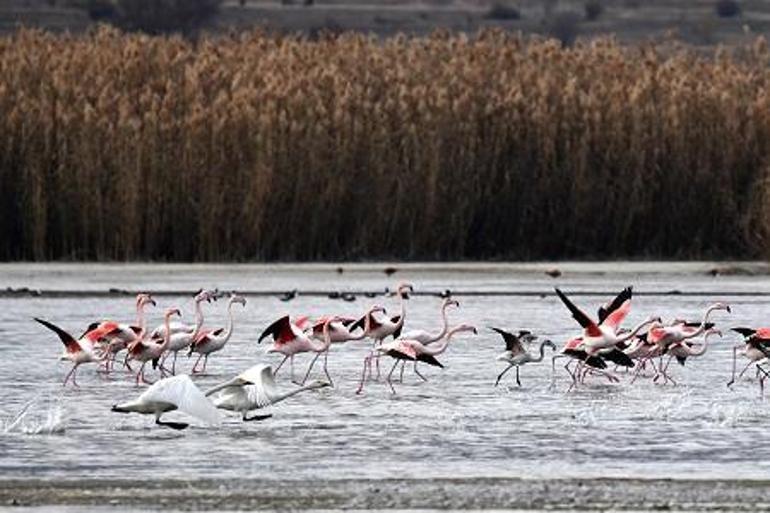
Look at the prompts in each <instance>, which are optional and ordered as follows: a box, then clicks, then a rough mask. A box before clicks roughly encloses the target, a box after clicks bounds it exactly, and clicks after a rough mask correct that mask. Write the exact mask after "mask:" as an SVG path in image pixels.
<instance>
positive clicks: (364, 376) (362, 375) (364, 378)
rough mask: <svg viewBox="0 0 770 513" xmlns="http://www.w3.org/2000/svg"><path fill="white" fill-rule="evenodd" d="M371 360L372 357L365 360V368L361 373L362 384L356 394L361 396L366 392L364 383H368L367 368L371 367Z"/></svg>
mask: <svg viewBox="0 0 770 513" xmlns="http://www.w3.org/2000/svg"><path fill="white" fill-rule="evenodd" d="M370 358H371V355H369V356H367V357H365V358H364V368H363V370H362V371H361V382H360V383H359V384H358V390H356V394H360V393H361V392H363V390H364V381H366V368H367V367H368V366H369V359H370Z"/></svg>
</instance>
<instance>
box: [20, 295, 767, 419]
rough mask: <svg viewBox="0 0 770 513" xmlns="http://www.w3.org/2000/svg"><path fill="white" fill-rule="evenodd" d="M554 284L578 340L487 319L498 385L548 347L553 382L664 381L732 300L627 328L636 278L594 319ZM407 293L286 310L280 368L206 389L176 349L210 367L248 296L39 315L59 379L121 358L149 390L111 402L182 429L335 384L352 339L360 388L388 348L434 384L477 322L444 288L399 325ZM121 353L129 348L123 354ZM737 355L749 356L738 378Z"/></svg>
mask: <svg viewBox="0 0 770 513" xmlns="http://www.w3.org/2000/svg"><path fill="white" fill-rule="evenodd" d="M555 290H556V294H557V296H558V297H559V299H561V301H562V303H564V305H565V306H566V307H567V309H568V310H569V312H570V313H571V314H572V317H573V318H574V319H575V320H576V321H577V322H578V324H580V326H581V328H582V332H580V333H576V335H575V337H574V338H572V339H571V340H569V341H568V342H567V343H566V344H564V346H563V347H562V349H561V351H558V352H557V347H556V345H555V344H554V343H553V342H551V341H550V340H540V341H539V337H538V336H537V335H535V334H533V333H532V332H530V331H526V330H519V331H517V332H516V333H511V332H508V331H506V330H503V329H500V328H490V329H491V330H494V332H497V333H498V334H499V335H501V336H502V338H503V340H504V342H505V351H504V352H502V353H501V354H500V355H499V356H498V357H497V360H500V361H503V362H505V363H506V367H505V369H504V370H503V371H502V372H501V373H500V375H499V376H498V377H497V381H496V382H495V386H497V385H498V384H499V382H500V380H501V379H502V378H503V377H504V375H505V374H506V373H507V372H508V371H509V370H511V369H515V370H516V383H517V384H518V385H519V386H521V380H520V375H519V371H520V368H521V366H523V365H525V364H528V363H535V362H541V361H542V360H543V359H544V357H545V350H546V348H550V349H551V350H552V351H554V353H555V354H554V356H553V357H552V375H553V378H552V379H553V380H554V381H553V383H555V378H556V361H557V360H558V359H559V358H566V359H567V360H568V361H567V362H566V364H565V365H564V369H565V370H566V371H567V372H568V373H569V375H570V378H571V384H570V387H569V389H570V390H572V389H573V388H574V387H576V386H580V385H582V384H584V383H585V382H586V380H587V379H588V378H589V377H592V376H594V377H599V378H600V379H607V380H609V381H611V382H618V381H619V380H620V378H619V376H618V374H617V370H618V369H619V368H625V369H626V370H628V371H629V376H630V378H629V379H630V380H631V382H633V381H635V380H637V379H638V378H640V377H644V378H650V379H652V380H653V381H654V382H655V383H659V384H662V385H665V384H668V383H671V384H672V385H675V384H676V383H675V381H674V379H673V378H672V377H671V374H670V371H669V366H670V364H671V361H672V360H673V359H676V360H677V362H678V363H680V364H682V365H684V364H685V362H686V361H687V360H689V359H692V358H697V357H699V356H702V355H703V354H704V353H705V352H706V349H707V347H708V340H709V337H712V336H715V335H718V336H720V337H721V336H722V333H721V332H720V331H719V330H718V329H717V328H716V327H715V326H714V324H713V323H712V322H709V319H710V316H711V315H712V313H713V312H715V311H717V310H724V311H726V312H728V313H729V312H730V307H729V306H728V305H727V304H724V303H715V304H713V305H711V306H709V307H708V308H707V309H706V311H705V313H704V315H703V318H702V319H701V320H699V321H696V322H690V321H687V320H685V319H674V320H672V321H670V322H668V323H664V322H663V321H662V320H661V318H660V317H652V316H651V317H648V318H647V319H645V320H644V321H643V322H641V323H640V324H638V325H637V326H635V327H633V328H632V329H625V328H621V324H622V323H623V321H624V320H625V318H626V316H627V315H628V313H629V311H630V309H631V298H632V290H631V287H628V288H626V289H624V290H623V291H621V292H620V293H619V294H618V295H617V296H616V297H615V298H614V299H613V300H612V301H610V302H608V303H607V304H605V305H603V306H602V307H600V308H599V310H598V312H597V315H596V317H593V316H591V315H589V314H587V313H586V312H584V311H583V310H581V309H580V308H579V307H577V306H576V305H575V304H574V303H573V302H572V301H571V300H570V299H569V298H568V297H567V296H566V295H564V293H563V292H562V291H561V290H559V289H558V288H557V289H555ZM412 292H414V289H413V286H412V285H411V284H409V283H400V284H398V285H397V287H396V289H395V292H393V293H392V295H394V296H397V297H398V299H399V303H400V306H399V312H398V313H397V314H396V315H394V316H392V317H391V316H389V315H387V313H386V310H385V308H383V307H382V306H379V305H374V306H371V307H370V308H369V309H368V310H366V312H365V313H364V314H363V315H362V316H361V317H360V318H358V319H356V318H350V317H343V316H334V315H328V316H323V317H318V318H315V319H311V318H310V317H307V316H302V317H294V318H291V317H289V316H288V315H287V316H284V317H281V318H280V319H278V320H276V321H275V322H273V323H272V324H270V325H269V326H268V327H267V328H266V329H265V330H264V331H263V332H262V334H261V336H260V337H259V339H258V342H262V340H263V339H266V338H268V337H269V338H271V339H272V342H273V343H272V345H271V346H270V347H269V348H268V349H267V353H279V354H281V355H283V359H282V360H281V362H280V363H279V364H278V366H277V367H276V368H275V369H274V370H273V368H272V367H271V366H270V365H265V364H259V365H255V366H253V367H251V368H249V369H247V370H246V371H245V372H243V373H241V374H239V375H237V376H236V377H234V378H233V379H230V380H228V381H226V382H224V383H221V384H219V385H217V386H215V387H213V388H211V389H209V390H206V391H205V392H204V391H201V390H200V389H199V388H198V387H197V386H196V385H195V384H194V383H193V381H192V379H191V377H190V375H187V374H176V365H177V356H178V354H179V352H180V351H182V352H183V354H184V353H186V354H187V355H188V356H192V355H194V354H197V355H198V357H197V359H196V361H195V364H194V365H193V367H192V370H191V374H192V375H195V374H200V373H203V372H205V371H206V366H207V364H208V359H209V357H210V356H211V355H212V354H214V353H216V352H218V351H221V350H222V349H223V348H224V347H225V345H226V344H227V341H228V340H229V339H230V337H231V335H232V333H233V315H234V314H233V307H234V305H241V306H245V305H246V300H245V299H244V298H243V297H242V296H239V295H237V294H231V295H230V297H229V299H228V301H227V312H228V323H227V326H226V327H222V328H215V329H210V328H204V319H203V309H202V304H203V303H210V302H211V301H212V300H216V299H217V298H218V297H220V296H221V294H220V293H219V292H217V291H208V290H203V291H201V292H199V293H198V294H197V295H196V296H195V299H194V309H195V323H194V324H185V323H183V322H180V321H179V320H172V318H173V317H176V316H180V315H181V313H180V310H179V309H178V308H169V309H167V310H165V312H164V316H163V323H162V324H161V325H160V326H158V327H156V328H155V329H153V330H148V329H147V326H146V321H145V315H144V310H145V307H147V306H148V305H152V306H155V305H156V303H155V301H154V300H153V298H152V297H151V296H150V295H149V294H139V295H138V296H137V298H136V321H135V323H133V324H131V323H122V322H118V321H113V320H103V321H98V322H94V323H93V324H91V325H90V326H88V328H87V329H86V330H85V332H84V333H83V334H82V335H81V336H80V337H78V338H76V337H73V336H72V335H70V334H69V333H67V332H66V331H64V330H63V329H61V328H60V327H58V326H56V325H54V324H52V323H51V322H49V321H47V320H44V319H39V318H36V319H35V320H36V321H37V322H39V323H40V324H42V325H43V326H45V327H46V328H48V329H50V330H51V331H53V332H55V333H56V334H57V335H58V337H59V338H60V339H61V341H62V343H63V344H64V347H65V351H64V353H63V354H62V356H61V359H63V360H69V361H71V362H72V363H73V366H72V368H71V369H70V371H69V372H68V373H67V375H66V377H65V378H64V383H63V384H64V385H66V384H67V383H68V382H70V381H71V382H72V384H73V385H74V386H77V382H76V373H77V370H78V368H79V367H80V366H81V365H83V364H87V363H92V364H97V365H99V366H100V369H99V371H100V372H102V373H110V372H113V371H114V369H115V366H116V364H121V365H122V366H123V367H124V368H125V370H126V371H129V372H132V373H134V374H135V381H136V386H137V387H138V386H139V385H140V384H142V383H146V384H149V385H150V387H149V388H147V389H146V390H145V391H144V392H143V393H142V394H141V395H140V396H139V397H138V398H137V399H135V400H132V401H128V402H126V403H123V404H117V405H114V406H113V407H112V410H113V411H115V412H120V413H129V412H136V413H142V414H150V415H154V416H155V422H156V424H159V425H163V426H167V427H170V428H173V429H184V428H186V427H187V426H188V424H185V423H181V422H165V421H162V420H161V416H162V415H163V414H164V413H167V412H170V411H174V410H179V411H181V412H183V413H186V414H187V415H190V416H192V417H194V418H197V419H199V420H202V421H204V422H206V423H218V422H219V421H220V414H219V411H218V410H227V411H233V412H238V413H240V414H241V415H242V419H243V420H244V421H252V420H264V419H266V418H269V417H270V416H271V415H270V414H253V415H252V416H249V414H250V412H254V411H255V410H260V409H262V408H265V407H266V406H269V405H271V404H274V403H276V402H279V401H282V400H284V399H286V398H288V397H291V396H293V395H295V394H298V393H300V392H303V391H306V390H314V389H319V388H323V387H328V386H333V381H332V379H331V376H330V374H329V370H328V367H327V363H328V357H329V352H330V349H331V348H332V347H334V346H340V345H341V344H344V343H348V342H353V341H361V340H364V339H370V340H372V341H373V345H372V347H371V349H370V350H369V351H368V354H367V356H366V357H365V358H364V361H363V368H362V372H361V379H360V383H359V386H358V390H357V393H361V392H362V391H363V388H364V385H365V384H366V383H367V382H368V381H373V380H379V379H380V360H381V359H382V357H385V356H387V357H390V358H391V359H392V360H394V362H393V365H392V366H391V367H390V370H389V371H388V372H387V374H386V375H385V378H384V381H385V382H386V383H387V384H388V386H389V387H390V390H391V392H392V393H394V394H395V393H396V390H395V388H394V386H393V374H394V372H395V371H396V370H397V368H398V366H399V365H401V369H400V378H399V380H400V381H403V378H404V367H405V365H406V364H407V362H412V365H413V370H414V373H415V374H416V375H417V376H418V377H419V378H420V379H422V380H423V381H427V379H426V378H425V376H423V375H422V374H421V373H420V370H419V368H418V364H419V363H424V364H427V365H432V366H436V367H443V365H442V364H441V362H440V361H439V360H438V359H437V357H438V356H440V355H441V354H442V353H444V352H445V351H446V350H447V348H448V346H449V343H450V341H451V340H452V338H453V337H454V336H456V335H459V334H462V333H472V334H474V335H476V334H477V329H476V328H475V327H474V326H471V325H469V324H458V325H455V326H450V325H449V321H448V318H447V310H448V309H449V308H450V307H454V308H457V307H459V303H458V302H457V301H455V300H453V299H452V298H451V297H449V298H445V299H444V301H443V303H442V305H441V326H440V327H439V328H437V329H436V331H435V332H430V331H423V330H413V331H403V327H404V323H405V320H406V314H407V311H406V301H407V300H408V299H409V294H410V293H412ZM732 331H734V332H736V333H738V334H740V335H741V336H742V337H743V341H742V342H741V343H740V344H738V345H736V346H734V348H733V365H732V379H731V380H730V382H729V383H728V386H731V385H732V384H733V383H734V382H735V381H736V379H740V378H741V377H742V376H743V375H744V374H745V373H746V371H747V370H748V369H749V368H750V367H751V366H752V364H754V365H755V367H756V373H757V377H759V385H760V388H761V389H762V391H764V380H765V379H766V378H767V377H768V376H770V374H768V371H767V369H765V368H764V367H763V365H764V364H766V363H767V362H768V361H770V360H768V359H769V358H770V328H757V329H752V328H732ZM538 341H539V343H538ZM124 351H125V356H122V357H119V356H120V355H121V353H122V352H124ZM300 353H313V354H314V357H313V359H312V361H311V363H310V365H309V367H308V369H307V371H306V372H305V373H304V376H303V378H302V379H301V380H299V381H297V380H295V376H294V356H295V355H297V354H300ZM738 354H740V355H741V356H743V357H744V358H745V359H746V360H748V362H747V364H746V366H745V367H743V369H742V371H741V372H740V373H739V374H738V375H737V377H736V359H737V355H738ZM319 358H323V364H322V366H323V372H324V375H325V377H326V380H324V381H320V380H317V381H311V382H308V381H307V380H308V377H309V376H310V373H311V371H312V369H313V366H314V365H315V364H316V362H317V360H318V359H319ZM287 360H289V362H290V363H289V365H290V367H291V380H292V382H293V383H294V384H295V385H299V386H295V387H292V388H291V389H289V390H281V389H279V387H278V386H277V384H276V381H275V376H276V374H277V373H278V372H279V370H280V369H281V367H282V366H283V364H284V363H285V362H286V361H287ZM148 363H150V364H151V366H152V368H153V369H156V370H157V371H158V372H159V374H160V379H158V380H157V381H155V382H154V383H152V382H150V381H149V380H148V379H147V378H146V377H145V371H146V367H147V364H148ZM610 366H614V371H611V370H610V369H609V367H610Z"/></svg>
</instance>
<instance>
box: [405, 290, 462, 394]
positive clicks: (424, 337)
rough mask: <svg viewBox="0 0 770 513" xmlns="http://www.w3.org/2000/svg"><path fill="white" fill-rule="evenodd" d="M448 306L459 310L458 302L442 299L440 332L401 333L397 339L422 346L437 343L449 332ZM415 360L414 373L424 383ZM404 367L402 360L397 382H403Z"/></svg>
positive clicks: (414, 331)
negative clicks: (412, 341)
mask: <svg viewBox="0 0 770 513" xmlns="http://www.w3.org/2000/svg"><path fill="white" fill-rule="evenodd" d="M450 306H455V307H457V308H460V302H459V301H455V300H454V299H452V298H449V297H447V298H444V300H443V301H442V302H441V320H442V325H441V330H440V331H439V332H437V333H430V332H428V331H425V330H410V331H407V332H406V333H402V334H401V337H399V338H405V339H408V340H416V341H418V342H420V343H422V344H425V345H429V344H433V343H434V342H438V341H439V340H441V339H442V338H444V337H445V336H446V334H447V331H448V330H449V319H447V313H446V311H447V308H449V307H450ZM417 363H418V362H417V360H415V362H414V373H415V374H417V375H418V376H419V377H420V378H421V379H422V380H423V381H426V379H425V376H423V375H422V374H420V371H418V370H417ZM404 367H406V360H403V361H402V362H401V376H400V377H399V382H403V381H404Z"/></svg>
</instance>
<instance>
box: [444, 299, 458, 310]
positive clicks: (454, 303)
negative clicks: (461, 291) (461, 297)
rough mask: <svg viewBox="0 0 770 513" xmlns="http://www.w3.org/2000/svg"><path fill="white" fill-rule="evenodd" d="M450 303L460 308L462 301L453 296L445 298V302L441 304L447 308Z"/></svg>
mask: <svg viewBox="0 0 770 513" xmlns="http://www.w3.org/2000/svg"><path fill="white" fill-rule="evenodd" d="M450 305H453V306H456V307H457V308H460V302H459V301H457V300H456V299H452V298H451V297H448V298H446V299H444V302H443V303H442V304H441V307H442V308H446V307H448V306H450Z"/></svg>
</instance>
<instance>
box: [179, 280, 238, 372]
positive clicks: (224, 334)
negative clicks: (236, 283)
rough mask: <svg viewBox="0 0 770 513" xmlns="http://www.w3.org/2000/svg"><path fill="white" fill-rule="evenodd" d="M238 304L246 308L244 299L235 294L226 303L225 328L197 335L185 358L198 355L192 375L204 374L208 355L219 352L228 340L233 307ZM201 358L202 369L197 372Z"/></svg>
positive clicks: (231, 332)
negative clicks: (194, 354)
mask: <svg viewBox="0 0 770 513" xmlns="http://www.w3.org/2000/svg"><path fill="white" fill-rule="evenodd" d="M235 303H238V304H239V305H241V306H243V307H246V298H244V297H242V296H239V295H237V294H231V295H230V299H229V300H228V301H227V327H226V328H217V329H215V330H203V331H200V332H199V333H198V335H197V336H196V337H195V340H193V342H192V344H190V351H189V352H188V353H187V356H188V357H190V356H191V355H192V354H193V353H198V359H197V360H196V361H195V365H193V368H192V373H193V374H195V373H197V372H206V365H207V364H208V361H209V355H211V354H212V353H216V352H217V351H221V350H222V349H223V348H224V347H225V344H227V341H228V340H230V336H231V335H232V334H233V305H234V304H235ZM201 358H203V369H201V370H200V371H198V370H197V369H198V363H199V362H200V361H201Z"/></svg>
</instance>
